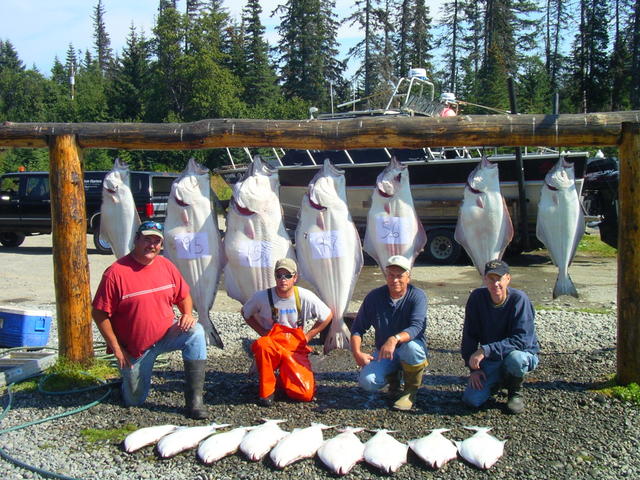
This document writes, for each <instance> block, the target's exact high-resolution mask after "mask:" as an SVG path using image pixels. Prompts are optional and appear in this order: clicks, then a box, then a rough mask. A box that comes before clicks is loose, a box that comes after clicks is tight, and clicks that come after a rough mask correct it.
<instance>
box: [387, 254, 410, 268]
mask: <svg viewBox="0 0 640 480" xmlns="http://www.w3.org/2000/svg"><path fill="white" fill-rule="evenodd" d="M392 266H395V267H400V268H402V269H403V270H406V271H409V270H411V261H410V260H409V259H408V258H407V257H405V256H403V255H393V256H391V257H389V260H387V267H392Z"/></svg>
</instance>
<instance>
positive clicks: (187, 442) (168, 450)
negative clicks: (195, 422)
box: [158, 425, 216, 458]
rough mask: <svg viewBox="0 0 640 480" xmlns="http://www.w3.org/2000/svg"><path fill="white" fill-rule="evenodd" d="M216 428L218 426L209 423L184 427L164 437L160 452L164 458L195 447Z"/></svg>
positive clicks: (159, 446)
mask: <svg viewBox="0 0 640 480" xmlns="http://www.w3.org/2000/svg"><path fill="white" fill-rule="evenodd" d="M215 430H216V427H214V426H211V425H207V426H203V427H191V428H184V429H180V430H178V431H176V432H174V433H170V434H169V435H167V436H165V437H162V438H161V439H160V441H159V442H158V453H159V454H160V456H161V457H162V458H168V457H172V456H174V455H177V454H178V453H180V452H183V451H185V450H189V449H191V448H195V446H196V445H198V443H200V441H201V440H202V439H204V438H206V437H208V436H209V435H211V434H212V433H213V432H215Z"/></svg>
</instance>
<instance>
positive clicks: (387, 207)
mask: <svg viewBox="0 0 640 480" xmlns="http://www.w3.org/2000/svg"><path fill="white" fill-rule="evenodd" d="M384 211H385V212H386V213H387V214H388V215H391V205H389V202H387V203H385V204H384Z"/></svg>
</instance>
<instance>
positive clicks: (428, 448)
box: [123, 419, 506, 475]
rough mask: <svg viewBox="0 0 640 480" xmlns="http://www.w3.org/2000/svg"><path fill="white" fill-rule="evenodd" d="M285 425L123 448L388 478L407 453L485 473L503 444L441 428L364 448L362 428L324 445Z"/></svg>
mask: <svg viewBox="0 0 640 480" xmlns="http://www.w3.org/2000/svg"><path fill="white" fill-rule="evenodd" d="M284 421H285V420H268V419H265V422H264V423H262V424H261V425H256V426H251V427H238V428H234V429H232V430H228V431H225V432H223V433H217V430H219V429H222V428H224V427H228V426H229V425H228V424H217V423H213V424H211V425H205V426H197V427H179V426H176V425H157V426H153V427H146V428H141V429H139V430H136V431H135V432H133V433H131V434H129V435H128V436H127V437H126V438H125V440H124V443H123V446H124V449H125V451H126V452H128V453H133V452H135V451H137V450H139V449H141V448H143V447H146V446H148V445H153V444H157V445H156V450H157V452H158V454H159V455H160V457H162V458H169V457H172V456H174V455H177V454H178V453H180V452H184V451H186V450H191V449H194V448H196V447H197V452H196V456H197V458H198V459H199V460H200V461H201V462H203V463H204V464H207V465H210V464H212V463H214V462H216V461H218V460H220V459H221V458H224V457H226V456H228V455H232V454H234V453H236V452H237V451H238V450H240V451H241V452H242V453H243V454H244V455H245V456H246V457H247V458H248V459H249V460H252V461H255V462H257V461H260V460H262V459H263V458H264V457H265V456H266V455H267V454H269V457H270V459H271V461H272V463H273V465H274V466H275V467H276V468H280V469H282V468H285V467H287V466H288V465H291V464H292V463H294V462H297V461H299V460H302V459H305V458H312V457H313V456H314V455H317V456H318V458H319V459H320V460H321V461H322V463H323V464H324V465H326V466H327V468H329V469H330V470H331V471H333V472H334V473H336V474H339V475H345V474H347V473H349V471H350V470H351V469H352V468H353V467H354V466H355V465H356V464H357V463H359V462H361V461H365V462H367V463H368V464H370V465H373V466H374V467H377V468H379V469H380V470H381V471H382V472H384V473H393V472H395V471H397V470H398V469H399V468H400V467H401V466H402V465H404V464H405V463H407V455H408V451H409V449H411V450H412V451H413V452H414V453H415V454H416V455H417V456H418V457H419V458H421V459H422V460H423V461H424V462H425V463H426V464H427V466H429V467H430V468H433V469H438V468H442V467H443V466H444V465H445V464H446V463H447V462H449V461H450V460H453V459H455V458H456V457H457V456H458V455H460V457H461V458H463V459H464V460H466V461H467V462H469V463H470V464H472V465H475V466H476V467H478V468H481V469H484V470H486V469H489V468H490V467H491V466H493V465H494V464H495V463H496V462H497V461H498V459H499V458H500V457H501V456H502V455H503V453H504V444H505V442H506V440H498V439H497V438H495V437H494V436H492V435H490V434H489V433H488V432H489V430H491V428H489V427H464V428H466V429H469V430H474V431H476V433H475V434H474V435H472V436H470V437H468V438H467V439H465V440H463V441H460V442H457V441H456V442H452V441H451V440H449V439H448V438H446V437H445V436H444V435H443V433H444V432H447V431H449V429H446V428H438V429H434V430H432V431H431V433H429V434H428V435H426V436H424V437H421V438H417V439H415V440H411V441H409V442H408V443H407V444H405V443H402V442H400V441H398V440H396V439H395V438H393V436H391V435H390V433H392V431H391V430H384V429H382V430H375V432H376V433H375V434H374V435H373V436H372V437H371V438H370V439H369V440H367V441H366V442H365V443H363V442H362V441H360V439H359V438H358V437H357V435H356V434H357V433H359V432H362V431H364V429H363V428H353V427H347V428H344V429H340V430H338V431H339V432H341V433H339V434H338V435H336V436H334V437H332V438H330V439H328V440H324V437H323V430H327V429H330V428H334V427H330V426H327V425H323V424H320V423H313V424H312V425H311V426H310V427H306V428H296V429H294V430H293V431H291V432H287V431H285V430H282V429H281V428H280V425H279V424H280V423H282V422H284Z"/></svg>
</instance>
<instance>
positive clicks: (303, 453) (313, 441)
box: [269, 427, 322, 468]
mask: <svg viewBox="0 0 640 480" xmlns="http://www.w3.org/2000/svg"><path fill="white" fill-rule="evenodd" d="M320 445H322V430H320V429H319V428H317V427H308V428H303V429H300V430H294V431H293V432H291V433H290V434H289V435H287V436H286V437H284V438H282V439H281V440H280V441H279V442H278V443H277V445H276V446H275V447H273V450H271V453H270V454H269V456H270V458H271V460H272V461H273V464H274V465H275V466H276V467H277V468H284V467H286V466H287V465H291V464H292V463H294V462H296V461H298V460H301V459H303V458H310V457H313V456H314V455H315V454H316V452H317V451H318V448H320Z"/></svg>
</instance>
